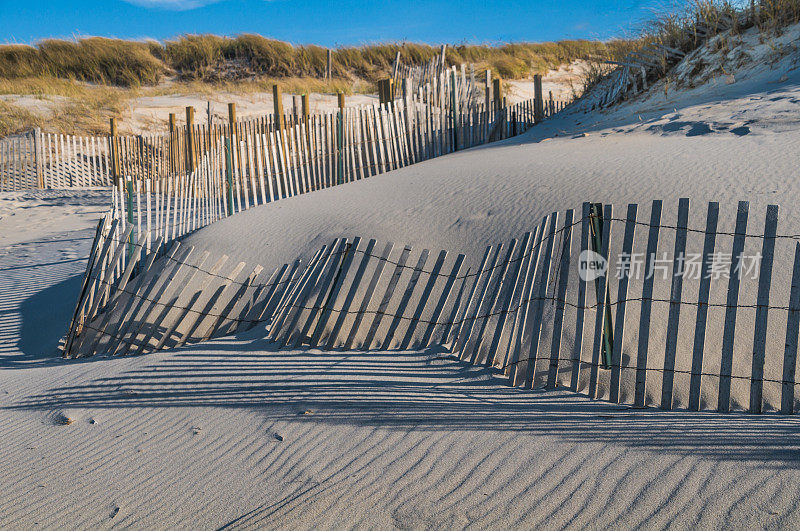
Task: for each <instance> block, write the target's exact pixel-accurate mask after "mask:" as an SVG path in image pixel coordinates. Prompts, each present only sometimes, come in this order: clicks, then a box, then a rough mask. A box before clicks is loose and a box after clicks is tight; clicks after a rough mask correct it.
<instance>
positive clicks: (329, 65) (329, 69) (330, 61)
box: [325, 48, 333, 81]
mask: <svg viewBox="0 0 800 531" xmlns="http://www.w3.org/2000/svg"><path fill="white" fill-rule="evenodd" d="M332 67H333V51H332V50H331V49H330V48H328V61H327V64H326V65H325V79H327V80H328V81H330V79H331V73H332V72H333V69H332Z"/></svg>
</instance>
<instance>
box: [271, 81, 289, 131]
mask: <svg viewBox="0 0 800 531" xmlns="http://www.w3.org/2000/svg"><path fill="white" fill-rule="evenodd" d="M272 103H273V107H274V108H275V128H276V129H277V130H278V131H283V129H284V127H285V125H286V123H285V120H284V117H283V94H282V93H281V88H280V87H279V86H278V85H272Z"/></svg>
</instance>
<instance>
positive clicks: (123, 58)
mask: <svg viewBox="0 0 800 531" xmlns="http://www.w3.org/2000/svg"><path fill="white" fill-rule="evenodd" d="M163 73H164V64H163V63H162V62H161V61H160V60H158V59H157V58H156V57H155V56H153V54H152V51H151V47H150V45H149V44H148V43H143V42H134V41H123V40H119V39H106V38H102V37H90V38H85V39H79V40H76V41H67V40H57V39H48V40H44V41H41V42H39V43H38V44H36V45H35V46H20V45H2V46H0V77H3V78H6V79H14V78H24V77H32V76H52V77H58V78H66V79H74V80H78V81H88V82H92V83H100V84H104V85H117V86H123V87H137V86H142V85H154V84H157V83H158V82H159V81H160V80H161V76H162V75H163Z"/></svg>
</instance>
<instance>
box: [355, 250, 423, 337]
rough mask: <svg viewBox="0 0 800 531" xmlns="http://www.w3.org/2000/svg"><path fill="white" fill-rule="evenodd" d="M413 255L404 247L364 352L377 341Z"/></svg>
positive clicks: (376, 315) (374, 318)
mask: <svg viewBox="0 0 800 531" xmlns="http://www.w3.org/2000/svg"><path fill="white" fill-rule="evenodd" d="M409 254H411V247H404V248H403V251H402V253H401V254H400V258H399V259H398V260H397V265H396V266H395V268H394V272H393V273H392V276H391V277H390V278H389V285H388V286H387V287H386V291H385V292H384V294H383V298H382V299H381V302H380V305H379V306H378V310H377V311H376V312H375V315H374V317H373V318H372V324H370V327H369V331H368V332H367V337H366V339H365V340H364V343H363V344H362V345H361V349H362V350H369V348H370V346H371V345H372V342H373V340H374V339H375V335H376V334H377V332H378V327H379V326H380V324H381V321H382V320H383V316H384V315H385V314H386V309H387V308H388V307H389V302H390V301H391V299H392V294H393V293H394V290H395V287H396V286H397V282H398V281H399V280H400V275H402V273H403V269H404V268H405V264H406V261H407V260H408V255H409Z"/></svg>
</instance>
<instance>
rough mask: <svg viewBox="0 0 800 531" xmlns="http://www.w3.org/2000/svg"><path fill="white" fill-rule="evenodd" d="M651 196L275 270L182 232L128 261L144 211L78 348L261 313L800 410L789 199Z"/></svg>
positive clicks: (222, 325)
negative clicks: (482, 236)
mask: <svg viewBox="0 0 800 531" xmlns="http://www.w3.org/2000/svg"><path fill="white" fill-rule="evenodd" d="M642 210H646V211H647V212H645V215H644V216H642V214H641V213H640V209H639V206H638V205H635V204H632V205H628V206H627V209H626V211H625V215H624V216H615V213H614V208H613V206H611V205H605V206H600V205H590V204H588V203H587V204H584V206H583V208H582V210H581V212H580V214H577V215H576V212H575V211H573V210H568V211H566V212H564V213H553V214H551V215H549V216H546V217H545V218H544V219H543V220H542V222H541V224H540V225H539V226H537V227H536V228H535V229H534V230H533V231H532V232H531V233H527V234H525V235H523V236H522V237H521V238H520V239H519V240H516V239H515V240H511V242H509V243H508V244H507V245H504V244H500V245H494V246H490V247H488V248H487V249H486V252H485V253H484V255H483V258H482V260H481V261H480V263H479V264H477V265H473V267H472V268H468V267H467V266H468V264H467V262H466V259H465V257H464V256H463V255H456V256H452V255H448V253H447V252H445V251H441V252H439V253H438V255H437V256H436V259H435V260H433V259H432V255H431V253H430V252H429V251H428V250H426V249H423V250H420V251H415V250H413V249H411V248H409V247H395V246H393V245H392V244H387V245H386V246H384V247H381V246H379V245H378V244H377V242H375V241H374V240H370V241H368V242H364V241H363V240H361V239H359V238H355V239H352V240H346V239H337V240H336V241H334V242H333V243H332V244H331V245H329V246H324V247H323V248H322V249H320V250H319V251H318V252H317V253H316V254H315V255H314V256H313V257H312V258H311V260H310V261H309V262H308V263H307V264H305V265H303V264H301V263H300V262H299V261H298V262H295V263H294V265H293V266H291V267H289V266H288V265H284V266H281V267H280V268H278V269H277V270H276V271H275V272H273V273H272V275H270V276H269V277H264V278H261V273H262V269H261V268H260V267H258V266H256V267H253V266H250V267H248V266H246V265H245V264H243V263H240V264H238V265H237V266H235V267H233V268H231V267H228V268H227V269H226V268H225V267H224V264H225V257H222V258H220V259H218V260H216V261H213V265H212V261H211V260H210V257H209V256H208V254H207V253H201V254H200V256H197V255H198V254H199V253H197V252H196V251H194V250H192V249H186V250H183V251H182V250H181V248H180V245H179V242H174V243H173V244H172V247H170V250H169V253H168V254H166V256H163V257H159V254H163V251H159V250H157V249H159V248H163V247H164V246H163V245H162V244H161V241H162V239H160V238H159V242H158V245H156V246H155V249H156V250H153V251H151V253H150V254H149V255H147V256H146V257H145V256H144V255H143V253H138V252H137V253H134V254H135V255H136V258H135V259H136V260H138V261H139V263H140V264H142V265H140V266H137V267H138V269H139V272H138V273H137V275H136V277H135V278H134V281H133V282H131V272H133V271H134V270H136V269H137V267H133V266H132V265H131V264H132V262H128V264H127V266H126V267H125V268H124V269H122V268H120V266H119V264H118V262H119V260H120V258H121V257H122V256H124V255H125V254H126V252H125V249H126V248H127V247H129V246H130V243H129V240H128V236H129V235H130V232H131V230H132V227H128V228H127V229H126V230H125V232H124V233H123V234H122V236H123V237H122V238H121V239H114V238H107V239H106V240H105V241H103V242H102V245H100V246H99V247H100V250H99V251H98V253H96V256H93V258H92V260H90V266H89V268H88V269H87V277H86V281H85V286H86V289H85V290H84V295H83V296H82V297H81V299H80V302H79V306H78V310H77V311H76V319H75V320H74V322H73V326H71V328H70V334H69V338H68V342H67V349H66V352H65V354H66V355H67V356H75V357H77V356H90V355H94V354H98V353H108V354H115V353H117V354H118V353H130V352H147V351H150V350H156V349H160V348H165V347H169V346H176V345H182V344H184V343H189V342H196V341H202V340H204V339H207V338H209V337H214V336H219V335H223V334H228V333H233V332H235V331H238V330H242V329H246V328H250V327H252V326H255V325H257V324H260V325H262V326H264V327H265V333H266V334H267V336H268V337H269V338H270V339H272V340H274V341H276V342H277V343H278V344H279V345H281V346H293V347H303V346H312V347H316V348H323V349H334V348H342V349H409V348H411V349H420V348H425V347H428V346H431V345H444V346H446V347H447V348H448V349H449V350H450V351H451V352H452V353H454V354H455V355H457V356H458V357H459V358H460V359H462V360H464V361H467V362H470V363H473V364H481V365H485V366H487V367H495V368H497V369H499V370H500V371H502V373H503V374H504V375H505V376H506V377H508V378H509V381H510V383H511V384H512V385H515V386H523V387H529V388H530V387H546V388H554V387H557V386H561V387H568V388H569V389H571V390H573V391H576V392H578V393H581V394H584V395H588V396H589V397H591V398H597V399H604V400H608V401H611V402H615V403H627V404H631V405H633V406H635V407H645V406H651V405H652V406H657V407H661V408H663V409H674V408H685V409H689V410H708V409H712V410H716V411H720V412H728V411H732V410H734V411H735V410H747V411H750V412H753V413H760V412H762V411H764V410H767V411H769V410H779V411H781V412H782V413H793V412H794V410H795V408H796V407H797V400H796V397H795V387H796V356H797V348H798V329H800V244H798V239H800V235H791V234H780V233H779V232H778V230H777V229H778V208H777V207H775V206H769V207H768V208H767V212H766V221H765V223H764V225H763V232H762V231H761V230H760V229H761V225H760V224H759V230H755V231H753V230H748V218H749V204H748V203H747V202H740V203H739V205H738V208H737V210H736V212H735V214H734V213H733V212H731V215H730V216H721V215H720V207H719V205H718V204H717V203H709V204H708V205H707V208H704V209H702V210H697V211H690V208H689V201H688V200H685V199H684V200H681V201H680V202H679V204H678V208H677V210H676V211H674V212H666V211H664V208H663V205H662V202H661V201H654V202H653V203H652V204H651V205H649V208H644V209H642ZM110 223H112V224H113V223H115V222H114V221H110ZM101 232H102V231H101ZM108 234H111V232H108ZM142 241H143V240H142V238H141V237H140V238H139V239H138V241H137V243H136V244H134V245H135V247H136V248H137V249H141V247H142V246H143V243H142ZM114 249H115V250H114ZM121 249H122V250H121ZM378 249H382V250H381V251H380V252H379V251H378ZM139 254H142V255H143V256H142V257H141V258H140V257H139ZM186 255H192V256H191V258H189V257H187V256H186ZM104 256H105V257H106V258H103V257H104ZM115 271H116V273H115ZM225 271H229V272H227V273H226V272H225ZM142 308H144V309H142Z"/></svg>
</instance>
